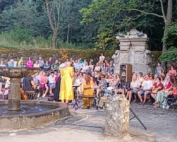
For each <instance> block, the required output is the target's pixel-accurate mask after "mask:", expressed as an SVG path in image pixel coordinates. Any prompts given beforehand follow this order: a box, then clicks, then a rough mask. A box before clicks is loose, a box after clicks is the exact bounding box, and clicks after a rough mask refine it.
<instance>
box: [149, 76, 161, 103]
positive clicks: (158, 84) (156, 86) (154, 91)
mask: <svg viewBox="0 0 177 142" xmlns="http://www.w3.org/2000/svg"><path fill="white" fill-rule="evenodd" d="M163 88H164V86H163V84H162V82H161V78H160V77H156V80H155V83H154V85H153V87H152V93H151V96H152V98H154V100H155V99H156V95H157V93H158V92H159V91H161V90H162V89H163Z"/></svg>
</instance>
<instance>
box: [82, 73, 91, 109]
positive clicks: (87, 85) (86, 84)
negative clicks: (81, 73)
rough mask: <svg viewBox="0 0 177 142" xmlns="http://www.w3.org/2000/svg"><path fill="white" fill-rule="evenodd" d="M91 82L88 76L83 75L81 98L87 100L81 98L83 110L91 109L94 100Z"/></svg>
mask: <svg viewBox="0 0 177 142" xmlns="http://www.w3.org/2000/svg"><path fill="white" fill-rule="evenodd" d="M92 85H93V82H92V80H91V77H90V76H89V75H88V74H85V77H84V81H83V92H82V95H83V96H88V98H83V99H82V101H83V109H89V108H91V106H92V104H93V98H94V89H92Z"/></svg>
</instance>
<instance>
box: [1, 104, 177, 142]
mask: <svg viewBox="0 0 177 142" xmlns="http://www.w3.org/2000/svg"><path fill="white" fill-rule="evenodd" d="M131 108H132V109H133V111H134V112H135V113H136V114H137V115H138V117H139V118H140V119H141V120H142V122H143V123H144V124H145V126H146V127H147V130H144V128H143V127H142V126H141V124H140V123H139V122H138V121H137V119H136V118H134V119H133V120H131V121H130V134H131V136H132V137H133V139H132V140H131V142H177V123H176V120H177V110H173V109H170V110H163V109H154V108H153V107H152V106H150V105H144V106H140V105H138V104H132V105H131ZM70 111H71V114H72V116H71V117H69V118H67V119H63V120H61V121H58V122H56V123H53V124H50V125H48V126H45V127H42V128H40V129H35V130H20V131H12V132H6V133H0V142H10V141H12V142H24V141H26V142H49V141H51V142H59V141H60V142H92V141H93V142H123V141H125V140H122V139H120V138H114V137H108V136H104V135H103V131H104V117H105V112H104V111H96V110H95V109H94V108H92V109H89V110H82V109H78V110H77V111H75V110H74V109H73V108H72V107H71V106H70ZM131 116H132V114H131ZM128 141H130V140H128Z"/></svg>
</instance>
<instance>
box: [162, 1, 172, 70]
mask: <svg viewBox="0 0 177 142" xmlns="http://www.w3.org/2000/svg"><path fill="white" fill-rule="evenodd" d="M172 10H173V0H168V7H167V15H166V21H165V29H164V34H163V38H164V37H165V35H166V29H167V27H168V25H169V24H170V23H171V21H172ZM166 51H167V45H166V43H165V41H163V48H162V52H163V53H164V52H166ZM162 66H163V68H164V70H165V71H167V62H163V63H162Z"/></svg>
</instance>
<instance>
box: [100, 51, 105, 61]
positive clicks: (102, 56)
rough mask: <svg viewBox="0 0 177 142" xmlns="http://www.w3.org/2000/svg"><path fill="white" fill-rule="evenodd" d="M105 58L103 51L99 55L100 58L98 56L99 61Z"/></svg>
mask: <svg viewBox="0 0 177 142" xmlns="http://www.w3.org/2000/svg"><path fill="white" fill-rule="evenodd" d="M104 60H105V56H104V55H103V53H101V56H100V58H99V61H100V62H103V61H104Z"/></svg>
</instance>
